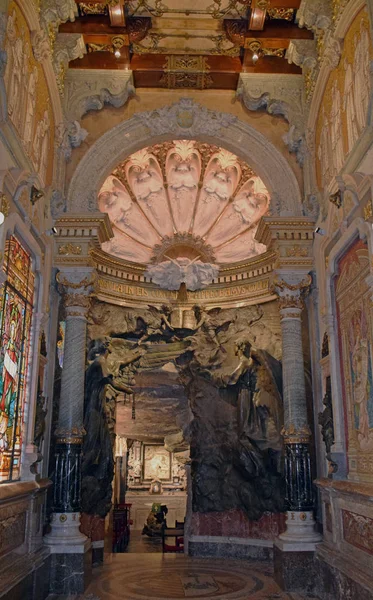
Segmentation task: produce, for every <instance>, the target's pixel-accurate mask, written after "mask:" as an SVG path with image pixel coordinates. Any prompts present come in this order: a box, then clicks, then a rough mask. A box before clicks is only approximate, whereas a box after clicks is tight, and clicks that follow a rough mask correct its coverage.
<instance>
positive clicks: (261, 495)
mask: <svg viewBox="0 0 373 600" xmlns="http://www.w3.org/2000/svg"><path fill="white" fill-rule="evenodd" d="M228 331H229V330H228ZM233 331H234V329H233ZM224 347H225V353H221V354H220V357H219V361H216V362H215V363H214V364H211V365H210V366H208V365H207V364H206V361H205V359H204V356H203V354H204V352H203V348H201V349H199V350H198V351H194V354H193V358H192V359H191V361H190V362H189V364H188V366H187V368H186V369H185V370H184V372H183V376H184V377H185V383H186V388H187V392H188V398H189V401H190V405H191V410H192V412H193V416H194V420H193V423H192V425H191V432H192V433H191V448H193V453H192V480H193V489H194V492H193V511H195V512H214V511H225V510H230V509H241V510H243V511H244V512H245V513H246V515H247V516H248V518H249V519H253V520H256V519H259V518H260V517H261V516H262V514H263V513H264V512H266V511H270V512H281V511H283V510H284V489H283V487H284V481H283V477H282V438H281V435H280V432H281V428H282V422H283V415H282V413H283V407H282V397H281V390H282V370H281V363H280V362H279V361H278V360H276V359H275V358H273V357H272V356H271V355H270V354H269V353H268V352H266V351H264V350H259V349H256V348H253V347H252V346H251V344H250V343H248V342H246V341H235V340H234V338H233V339H232V338H227V340H226V342H225V345H224ZM201 357H202V358H201ZM195 457H198V459H197V458H195Z"/></svg>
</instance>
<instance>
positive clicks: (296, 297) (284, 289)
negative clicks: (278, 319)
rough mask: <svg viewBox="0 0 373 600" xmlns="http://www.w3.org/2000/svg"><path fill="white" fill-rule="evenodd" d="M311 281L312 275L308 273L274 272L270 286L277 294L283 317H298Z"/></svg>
mask: <svg viewBox="0 0 373 600" xmlns="http://www.w3.org/2000/svg"><path fill="white" fill-rule="evenodd" d="M284 277H286V279H285V278H284ZM311 283H312V277H311V275H310V274H309V273H308V274H306V275H305V276H304V273H295V274H294V273H284V274H283V273H278V272H275V276H274V279H273V281H272V288H273V291H274V292H275V293H276V294H277V295H278V298H279V303H280V314H281V316H282V317H283V318H298V319H300V317H301V312H302V310H303V308H304V297H305V296H306V294H307V293H308V291H309V288H310V285H311Z"/></svg>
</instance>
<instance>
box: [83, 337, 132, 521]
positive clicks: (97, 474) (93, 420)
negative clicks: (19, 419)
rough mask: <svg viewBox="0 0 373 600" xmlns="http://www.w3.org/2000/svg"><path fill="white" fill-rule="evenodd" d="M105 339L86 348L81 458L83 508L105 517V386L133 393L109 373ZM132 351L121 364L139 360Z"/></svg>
mask: <svg viewBox="0 0 373 600" xmlns="http://www.w3.org/2000/svg"><path fill="white" fill-rule="evenodd" d="M109 352H110V351H109V342H108V341H107V340H102V339H98V340H93V341H92V342H91V344H90V347H89V350H88V361H89V366H88V368H87V371H86V384H85V398H84V428H85V431H86V434H85V436H84V441H83V460H82V511H83V512H85V513H88V514H97V515H99V516H101V517H105V516H106V515H107V513H108V512H109V510H110V508H111V497H112V479H113V475H114V458H113V447H112V435H111V432H110V428H109V424H108V419H107V416H106V391H107V389H106V388H107V385H110V386H111V387H112V388H114V389H115V390H117V391H118V392H124V393H126V394H132V393H133V392H132V388H130V387H129V386H127V385H125V384H123V383H122V382H118V381H117V379H116V378H114V377H113V375H111V374H109V372H108V362H107V358H108V355H109ZM140 355H141V353H140V352H137V353H136V352H134V353H132V354H131V356H129V357H126V358H124V359H122V361H121V363H122V364H123V365H126V364H129V363H131V362H134V361H136V360H138V359H139V357H140Z"/></svg>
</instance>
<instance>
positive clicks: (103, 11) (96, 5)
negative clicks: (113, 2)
mask: <svg viewBox="0 0 373 600" xmlns="http://www.w3.org/2000/svg"><path fill="white" fill-rule="evenodd" d="M79 11H80V14H81V15H82V16H86V15H107V14H108V12H109V11H108V7H107V5H106V4H102V3H100V2H80V3H79Z"/></svg>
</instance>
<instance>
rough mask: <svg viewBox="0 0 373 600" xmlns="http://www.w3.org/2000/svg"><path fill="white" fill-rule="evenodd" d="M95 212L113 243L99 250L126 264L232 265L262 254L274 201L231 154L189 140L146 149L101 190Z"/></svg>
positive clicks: (132, 156)
mask: <svg viewBox="0 0 373 600" xmlns="http://www.w3.org/2000/svg"><path fill="white" fill-rule="evenodd" d="M98 204H99V209H100V211H101V212H106V213H108V215H109V218H110V221H111V223H112V226H113V230H114V238H113V239H112V240H111V241H110V242H106V243H105V244H103V247H102V249H103V250H104V251H106V252H108V253H109V254H111V255H114V256H117V257H119V258H122V259H124V260H126V261H131V262H136V263H142V264H151V263H153V264H154V263H160V262H161V261H162V260H164V259H165V258H174V259H178V258H182V257H185V258H189V259H190V260H196V259H200V260H202V261H203V262H209V263H212V262H215V263H217V264H224V263H225V264H226V263H229V264H231V263H235V262H239V261H242V260H246V259H248V258H251V257H253V256H256V255H258V254H261V253H263V252H265V250H266V247H265V246H264V245H263V244H259V243H257V242H256V241H255V239H254V237H255V232H256V229H257V225H258V221H259V219H260V218H261V217H262V216H263V215H264V214H266V213H267V211H268V209H269V204H270V196H269V193H268V191H267V189H266V187H265V185H264V184H263V182H262V180H261V179H260V178H259V177H258V176H257V175H256V174H255V173H254V172H253V171H252V169H251V168H250V167H249V166H248V165H247V164H246V163H244V162H243V161H242V160H240V159H239V158H238V157H237V156H235V155H234V154H231V153H230V152H228V151H227V150H224V149H223V148H219V147H217V146H214V145H210V144H204V143H200V142H196V141H191V140H188V141H186V140H178V141H174V142H165V143H163V144H157V145H154V146H152V147H148V148H144V149H143V150H140V151H139V152H136V153H135V154H132V155H131V156H130V157H128V159H126V161H124V162H123V163H122V164H120V165H119V166H118V167H117V168H116V169H115V170H114V171H113V172H112V173H111V175H109V177H108V178H107V179H106V181H105V182H104V184H103V186H102V188H101V190H100V192H99V195H98Z"/></svg>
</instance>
